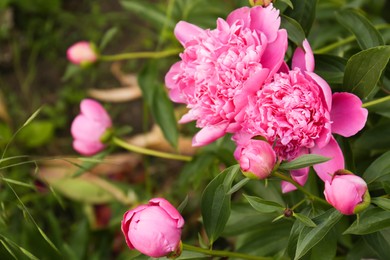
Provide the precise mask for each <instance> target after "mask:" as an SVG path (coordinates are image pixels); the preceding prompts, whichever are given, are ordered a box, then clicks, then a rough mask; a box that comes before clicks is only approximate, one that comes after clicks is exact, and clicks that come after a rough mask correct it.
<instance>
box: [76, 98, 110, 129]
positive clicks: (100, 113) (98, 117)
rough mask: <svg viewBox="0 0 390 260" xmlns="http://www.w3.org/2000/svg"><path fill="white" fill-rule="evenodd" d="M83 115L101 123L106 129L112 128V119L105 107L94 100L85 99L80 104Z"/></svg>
mask: <svg viewBox="0 0 390 260" xmlns="http://www.w3.org/2000/svg"><path fill="white" fill-rule="evenodd" d="M80 111H81V114H83V115H85V116H86V117H87V118H90V119H92V120H95V121H99V122H100V123H101V124H102V125H105V126H106V127H111V125H112V122H111V118H110V116H109V115H108V113H107V111H106V110H105V109H104V107H103V106H102V105H101V104H100V103H99V102H97V101H95V100H93V99H83V100H82V101H81V103H80Z"/></svg>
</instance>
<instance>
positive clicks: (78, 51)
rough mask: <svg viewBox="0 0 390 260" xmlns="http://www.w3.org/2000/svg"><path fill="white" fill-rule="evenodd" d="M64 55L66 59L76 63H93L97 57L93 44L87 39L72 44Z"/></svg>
mask: <svg viewBox="0 0 390 260" xmlns="http://www.w3.org/2000/svg"><path fill="white" fill-rule="evenodd" d="M66 55H67V57H68V60H69V61H70V62H72V63H73V64H76V65H84V64H89V63H93V62H95V61H96V60H97V57H98V54H97V53H96V51H95V50H94V48H93V45H92V44H91V43H90V42H87V41H81V42H77V43H75V44H73V45H72V46H70V47H69V48H68V50H67V52H66Z"/></svg>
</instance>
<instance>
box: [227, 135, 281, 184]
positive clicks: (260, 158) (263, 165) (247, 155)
mask: <svg viewBox="0 0 390 260" xmlns="http://www.w3.org/2000/svg"><path fill="white" fill-rule="evenodd" d="M240 141H242V139H241V140H240ZM234 157H235V158H236V160H237V161H238V162H239V164H240V167H241V170H242V171H243V172H244V175H245V176H247V177H249V178H254V179H265V178H267V177H268V176H269V175H270V174H271V173H272V170H273V168H274V166H275V163H276V154H275V151H274V150H273V149H272V146H271V145H270V144H269V143H268V142H266V141H264V140H255V139H250V140H247V141H246V142H245V143H240V144H237V148H236V150H235V152H234Z"/></svg>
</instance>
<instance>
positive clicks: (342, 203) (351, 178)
mask: <svg viewBox="0 0 390 260" xmlns="http://www.w3.org/2000/svg"><path fill="white" fill-rule="evenodd" d="M324 195H325V198H326V200H327V201H328V202H329V204H331V205H332V206H333V207H335V208H336V209H337V210H338V211H340V212H341V213H343V214H345V215H352V214H356V213H359V212H360V211H362V210H363V209H365V208H366V207H368V205H369V204H370V196H369V193H368V189H367V184H366V182H365V181H364V180H363V179H362V178H360V177H359V176H357V175H353V174H352V173H350V172H348V171H345V170H340V171H337V172H336V173H335V174H334V175H333V177H332V179H331V180H326V181H325V191H324Z"/></svg>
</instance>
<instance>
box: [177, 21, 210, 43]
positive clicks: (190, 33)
mask: <svg viewBox="0 0 390 260" xmlns="http://www.w3.org/2000/svg"><path fill="white" fill-rule="evenodd" d="M203 32H204V30H203V29H201V28H200V27H198V26H196V25H193V24H191V23H187V22H185V21H180V22H178V23H177V24H176V27H175V30H174V34H175V36H176V38H177V39H178V40H179V42H180V43H181V44H182V45H183V46H184V45H185V43H186V42H188V41H190V40H192V39H194V38H195V37H197V36H198V35H199V34H202V33H203Z"/></svg>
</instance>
